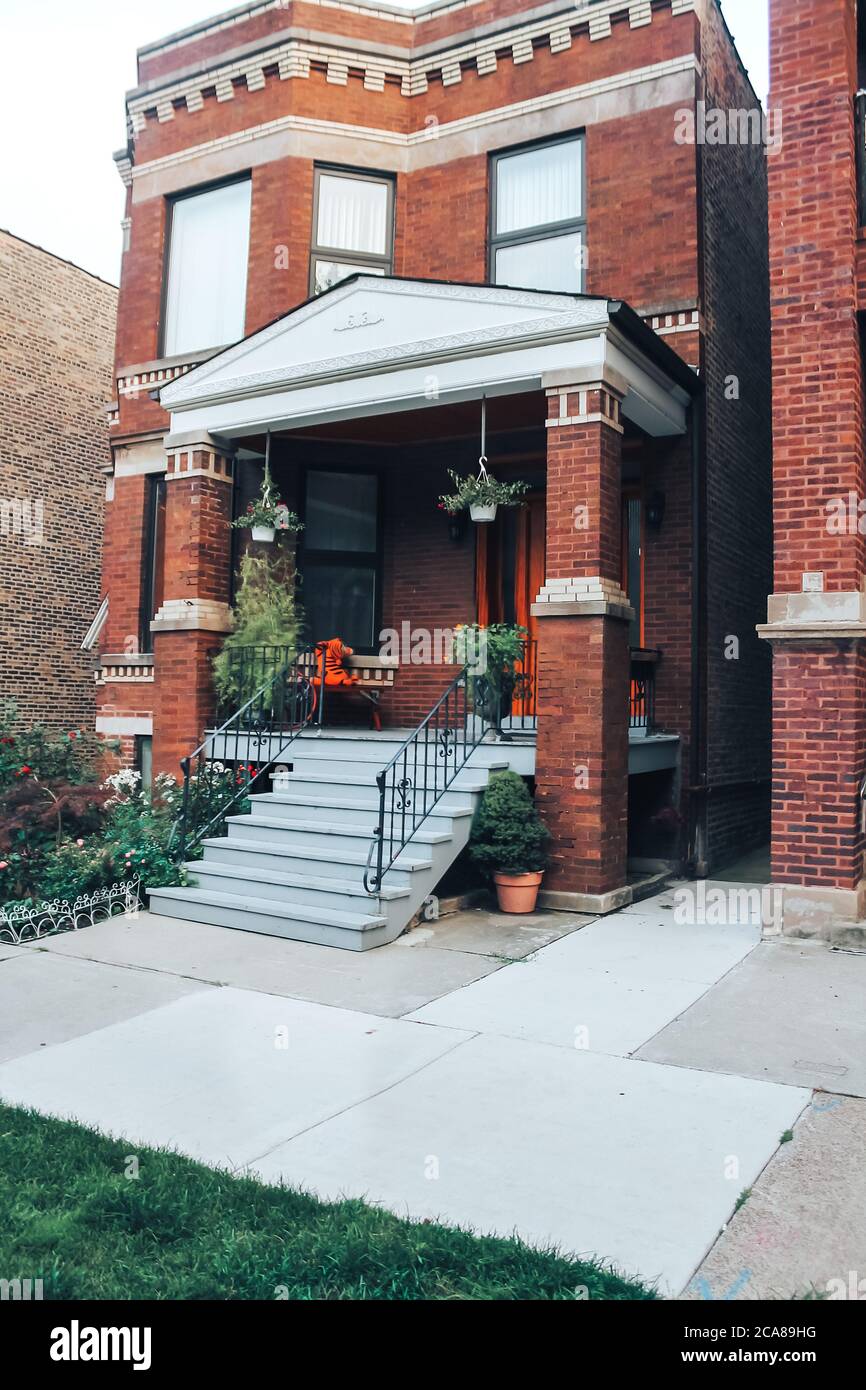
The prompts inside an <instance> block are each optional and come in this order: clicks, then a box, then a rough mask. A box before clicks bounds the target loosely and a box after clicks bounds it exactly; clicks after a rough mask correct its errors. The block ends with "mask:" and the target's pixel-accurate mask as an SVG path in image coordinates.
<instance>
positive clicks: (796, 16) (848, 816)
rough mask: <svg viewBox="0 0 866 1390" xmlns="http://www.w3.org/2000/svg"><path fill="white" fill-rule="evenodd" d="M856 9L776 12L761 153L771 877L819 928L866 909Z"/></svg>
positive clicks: (776, 2) (791, 920)
mask: <svg viewBox="0 0 866 1390" xmlns="http://www.w3.org/2000/svg"><path fill="white" fill-rule="evenodd" d="M857 9H858V7H857V5H856V4H854V3H853V0H771V5H770V11H771V21H772V48H771V105H772V107H773V108H774V109H775V110H776V111H778V112H779V113H780V114H781V117H782V121H783V141H782V146H781V149H780V150H779V151H778V152H776V153H775V154H774V155H773V157H772V159H771V160H770V164H769V169H770V268H771V294H772V331H773V373H774V398H773V435H774V463H773V469H774V529H775V582H774V589H775V592H774V594H773V596H772V598H771V600H770V605H769V612H768V621H767V624H766V625H765V626H764V627H763V628H762V635H763V636H764V637H766V638H767V639H769V642H770V644H771V646H772V651H773V718H774V731H773V769H774V786H773V877H774V879H775V880H776V881H777V882H778V883H780V884H782V885H785V886H786V888H787V889H789V891H788V892H787V894H786V897H787V900H788V901H789V902H790V904H791V907H790V910H789V911H786V917H785V928H786V930H791V931H795V932H797V933H805V934H809V935H811V934H820V933H821V932H823V931H824V930H826V926H827V922H828V920H830V921H832V920H833V919H834V918H836V917H839V918H851V917H855V918H856V917H858V916H860V915H862V912H863V907H864V885H863V864H864V859H863V856H864V849H866V839H864V829H863V819H862V803H861V801H860V797H859V788H860V783H861V781H862V779H863V775H864V772H866V720H864V674H866V666H864V661H866V656H864V644H866V605H864V569H866V539H864V529H866V528H864V527H863V526H862V524H861V522H860V517H861V512H860V511H858V503H859V500H860V499H861V498H863V497H864V495H866V492H864V489H866V476H864V474H866V466H864V447H863V446H864V439H863V428H864V420H863V389H864V377H863V346H862V327H861V323H860V320H859V317H858V313H859V311H860V309H861V308H862V301H861V298H860V295H859V290H858V265H859V262H860V259H861V254H860V252H861V247H862V245H863V241H862V237H861V232H860V223H861V221H862V220H863V214H862V210H861V209H859V208H858V196H857V159H856V155H855V116H854V94H855V92H856V91H857V88H858V86H859V85H862V71H863V64H862V53H863V36H862V34H861V35H860V42H859V44H858V15H857ZM858 54H859V55H860V57H859V61H858ZM862 138H863V137H862V132H861V135H860V139H861V141H862ZM840 508H841V509H842V512H843V513H844V517H847V521H845V520H844V519H842V520H841V524H840V510H839V509H840ZM834 517H835V521H833V518H834ZM805 576H812V577H811V578H808V579H807V578H805Z"/></svg>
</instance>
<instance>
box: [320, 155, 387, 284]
mask: <svg viewBox="0 0 866 1390" xmlns="http://www.w3.org/2000/svg"><path fill="white" fill-rule="evenodd" d="M393 254H394V181H393V179H391V178H387V177H385V176H382V175H374V174H358V173H353V172H350V171H348V170H345V169H325V168H321V169H316V171H315V189H314V195H313V238H312V246H311V255H310V293H311V294H321V293H322V291H323V290H329V289H330V288H331V286H332V285H336V284H338V283H339V281H340V280H345V279H346V277H347V276H348V275H354V274H356V273H357V272H359V271H361V272H363V273H364V274H366V275H390V274H391V270H392V262H393Z"/></svg>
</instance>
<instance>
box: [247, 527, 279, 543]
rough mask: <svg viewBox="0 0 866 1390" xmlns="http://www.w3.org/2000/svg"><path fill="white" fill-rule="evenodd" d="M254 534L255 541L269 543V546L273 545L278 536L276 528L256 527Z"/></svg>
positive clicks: (253, 530) (253, 529)
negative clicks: (275, 537)
mask: <svg viewBox="0 0 866 1390" xmlns="http://www.w3.org/2000/svg"><path fill="white" fill-rule="evenodd" d="M252 532H253V540H254V541H267V542H268V544H271V542H272V541H273V539H274V536H275V535H276V534H277V532H276V528H275V527H274V526H254V527H253V528H252Z"/></svg>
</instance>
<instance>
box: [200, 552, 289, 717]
mask: <svg viewBox="0 0 866 1390" xmlns="http://www.w3.org/2000/svg"><path fill="white" fill-rule="evenodd" d="M295 586H296V575H295V566H294V561H293V560H292V558H291V556H290V555H288V554H286V553H285V552H283V551H282V550H276V551H269V552H268V553H267V554H261V555H258V554H257V555H253V554H247V555H245V556H244V557H243V559H242V560H241V573H240V583H239V585H238V592H237V598H236V599H235V607H234V614H233V620H234V626H233V628H232V630H231V632H230V633H229V635H228V637H227V638H226V640H225V642H224V643H223V647H222V651H221V652H220V653H219V655H218V656H217V658H216V660H215V661H214V684H215V685H216V690H217V695H218V696H219V700H220V705H221V707H222V708H224V709H225V708H230V709H238V708H239V707H240V706H241V705H243V704H245V703H246V701H247V700H249V699H251V697H252V696H253V695H254V694H255V693H256V690H258V689H260V688H261V686H262V685H264V684H265V682H266V681H268V680H269V679H270V678H271V677H273V676H275V675H276V674H277V672H278V671H279V670H280V668H281V666H282V665H284V664H285V662H286V661H288V660H291V659H292V658H293V657H294V656H295V655H296V652H297V644H298V632H299V630H300V615H299V613H298V605H297V601H296V597H295ZM243 648H258V649H259V650H258V651H257V652H256V654H255V656H254V657H252V656H251V657H250V659H246V657H245V656H243V655H242V650H241V649H243ZM268 649H270V650H268Z"/></svg>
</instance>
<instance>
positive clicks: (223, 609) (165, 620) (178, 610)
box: [150, 598, 234, 632]
mask: <svg viewBox="0 0 866 1390" xmlns="http://www.w3.org/2000/svg"><path fill="white" fill-rule="evenodd" d="M233 624H234V619H233V617H232V611H231V609H230V608H229V606H228V604H227V603H217V602H216V600H214V599H207V598H168V599H166V600H165V603H164V604H163V605H162V607H161V608H160V610H159V612H158V613H157V615H156V617H155V618H154V620H153V622H152V623H151V625H150V630H151V632H231V629H232V626H233Z"/></svg>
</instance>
